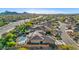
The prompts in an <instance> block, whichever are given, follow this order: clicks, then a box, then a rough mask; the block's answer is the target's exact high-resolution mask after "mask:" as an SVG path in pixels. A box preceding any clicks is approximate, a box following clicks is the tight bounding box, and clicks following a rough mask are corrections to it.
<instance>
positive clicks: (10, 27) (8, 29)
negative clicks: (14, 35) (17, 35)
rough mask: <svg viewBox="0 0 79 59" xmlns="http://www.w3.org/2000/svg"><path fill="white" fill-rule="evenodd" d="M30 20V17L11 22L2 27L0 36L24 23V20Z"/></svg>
mask: <svg viewBox="0 0 79 59" xmlns="http://www.w3.org/2000/svg"><path fill="white" fill-rule="evenodd" d="M27 21H30V19H25V20H20V21H17V22H11V23H9V24H8V25H5V26H2V27H0V36H1V35H2V34H4V33H6V32H9V31H11V30H12V29H14V28H15V27H16V26H17V25H20V24H23V23H24V22H27Z"/></svg>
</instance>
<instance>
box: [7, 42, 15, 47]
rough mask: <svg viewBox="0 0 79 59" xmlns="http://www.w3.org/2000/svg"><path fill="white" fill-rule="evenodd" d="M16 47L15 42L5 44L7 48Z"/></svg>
mask: <svg viewBox="0 0 79 59" xmlns="http://www.w3.org/2000/svg"><path fill="white" fill-rule="evenodd" d="M15 45H16V42H14V41H13V42H7V46H8V47H14V46H15Z"/></svg>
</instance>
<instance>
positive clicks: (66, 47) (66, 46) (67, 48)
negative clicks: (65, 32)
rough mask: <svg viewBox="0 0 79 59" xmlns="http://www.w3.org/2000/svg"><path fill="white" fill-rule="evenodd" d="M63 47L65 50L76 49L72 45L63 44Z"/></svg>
mask: <svg viewBox="0 0 79 59" xmlns="http://www.w3.org/2000/svg"><path fill="white" fill-rule="evenodd" d="M60 47H61V49H63V50H73V49H75V48H74V47H73V46H71V45H61V46H60Z"/></svg>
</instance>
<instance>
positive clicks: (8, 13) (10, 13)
mask: <svg viewBox="0 0 79 59" xmlns="http://www.w3.org/2000/svg"><path fill="white" fill-rule="evenodd" d="M16 14H29V13H27V12H23V13H17V12H10V11H5V12H2V13H0V15H16Z"/></svg>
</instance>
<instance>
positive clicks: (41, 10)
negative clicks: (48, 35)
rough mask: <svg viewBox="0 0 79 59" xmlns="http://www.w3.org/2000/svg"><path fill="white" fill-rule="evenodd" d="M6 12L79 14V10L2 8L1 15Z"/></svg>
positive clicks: (0, 9)
mask: <svg viewBox="0 0 79 59" xmlns="http://www.w3.org/2000/svg"><path fill="white" fill-rule="evenodd" d="M5 11H11V12H18V13H22V12H28V13H36V14H76V13H79V8H0V13H1V12H5Z"/></svg>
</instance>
